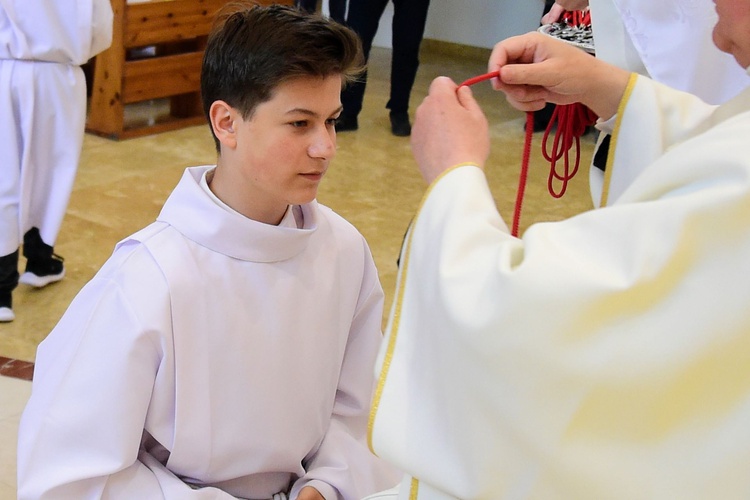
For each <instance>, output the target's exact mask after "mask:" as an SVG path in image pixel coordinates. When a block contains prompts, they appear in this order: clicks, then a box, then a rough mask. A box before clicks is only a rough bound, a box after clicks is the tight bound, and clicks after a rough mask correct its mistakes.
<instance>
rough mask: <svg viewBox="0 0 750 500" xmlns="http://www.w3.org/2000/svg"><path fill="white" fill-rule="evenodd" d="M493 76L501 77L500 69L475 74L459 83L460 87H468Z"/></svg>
mask: <svg viewBox="0 0 750 500" xmlns="http://www.w3.org/2000/svg"><path fill="white" fill-rule="evenodd" d="M491 78H500V71H493V72H491V73H485V74H483V75H479V76H475V77H474V78H469V79H468V80H466V81H465V82H464V83H462V84H461V85H459V87H468V86H469V85H474V84H475V83H479V82H483V81H485V80H489V79H491Z"/></svg>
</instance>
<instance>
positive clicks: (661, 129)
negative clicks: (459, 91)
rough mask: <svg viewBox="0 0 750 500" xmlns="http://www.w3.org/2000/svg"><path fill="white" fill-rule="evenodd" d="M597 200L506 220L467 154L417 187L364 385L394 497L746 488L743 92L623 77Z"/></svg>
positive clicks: (749, 329)
mask: <svg viewBox="0 0 750 500" xmlns="http://www.w3.org/2000/svg"><path fill="white" fill-rule="evenodd" d="M612 137H613V139H612V145H611V149H610V158H609V164H608V166H607V175H608V176H609V177H608V178H607V179H605V182H604V184H603V186H604V189H603V190H602V193H595V196H596V197H597V198H599V197H600V196H601V198H602V199H603V203H602V204H601V205H602V207H601V208H597V209H594V210H592V211H589V212H586V213H582V214H580V215H578V216H575V217H572V218H570V219H567V220H564V221H560V222H552V223H540V224H535V225H533V226H531V227H530V228H529V229H528V230H527V231H526V232H525V233H524V234H523V236H522V238H520V239H519V238H514V237H513V236H511V235H510V231H509V230H508V227H507V226H506V224H505V222H504V220H503V218H502V217H501V215H500V214H499V213H498V211H497V209H496V206H495V204H494V202H493V199H492V196H491V194H490V190H489V189H488V185H487V181H486V178H485V175H484V174H483V172H482V170H481V169H479V168H477V167H476V166H472V165H467V166H459V167H456V168H454V169H451V170H449V171H448V172H446V173H445V174H444V175H443V176H441V177H440V178H439V179H437V180H436V181H435V182H434V183H433V184H432V185H431V186H430V188H429V191H428V192H427V194H426V195H425V198H424V199H423V201H422V205H421V206H420V208H419V211H418V213H417V216H416V217H415V220H414V222H413V224H412V226H411V228H410V230H409V232H408V235H407V239H406V242H405V244H404V249H403V251H402V255H401V268H400V271H399V273H400V274H399V278H398V285H397V291H396V296H395V298H394V305H393V310H392V312H391V317H390V320H389V326H388V331H387V336H386V339H387V342H386V344H384V346H383V348H382V349H381V354H380V357H379V361H378V365H379V369H378V373H379V377H380V378H379V383H378V386H377V389H376V395H375V398H374V402H373V412H372V415H371V422H370V440H371V445H372V447H373V451H374V452H375V453H376V454H378V455H379V456H381V457H383V458H385V459H387V460H389V461H391V462H392V463H394V464H395V465H396V466H397V467H400V468H401V469H403V470H404V471H405V472H406V473H407V474H408V476H407V477H406V478H405V479H404V481H403V482H402V485H401V488H400V493H399V498H400V499H407V498H419V499H452V498H461V499H479V498H481V499H501V498H502V499H506V498H507V499H521V498H542V499H549V498H563V499H577V500H580V499H603V498H606V499H623V500H631V499H634V498H639V499H641V498H679V499H706V498H721V499H731V498H747V496H748V493H749V492H750V474H748V465H750V425H748V423H750V154H748V150H747V144H748V140H749V139H750V90H747V91H745V92H744V93H742V94H741V95H740V96H738V97H737V98H735V99H733V100H731V101H729V102H728V103H726V104H725V105H723V106H721V107H719V108H716V107H714V106H709V105H707V104H705V103H704V102H702V101H700V100H699V99H698V98H696V97H693V96H689V95H687V94H682V93H680V92H677V91H674V90H672V89H669V88H666V87H664V86H662V85H660V84H658V83H655V82H653V81H651V80H649V79H647V78H645V77H635V76H634V77H633V78H632V79H631V83H630V85H629V87H628V92H627V93H626V95H625V97H624V98H623V100H622V103H621V105H620V110H619V112H618V118H617V121H616V125H615V128H614V131H613V135H612Z"/></svg>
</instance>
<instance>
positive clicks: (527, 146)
mask: <svg viewBox="0 0 750 500" xmlns="http://www.w3.org/2000/svg"><path fill="white" fill-rule="evenodd" d="M533 136H534V113H533V112H531V111H529V112H528V113H526V137H525V139H524V141H523V158H522V159H521V175H520V176H519V178H518V191H516V206H515V207H514V208H513V226H512V227H511V230H510V234H511V235H513V236H515V237H518V226H519V223H520V222H521V207H522V206H523V195H524V192H525V191H526V180H527V179H528V176H529V160H530V159H531V138H532V137H533Z"/></svg>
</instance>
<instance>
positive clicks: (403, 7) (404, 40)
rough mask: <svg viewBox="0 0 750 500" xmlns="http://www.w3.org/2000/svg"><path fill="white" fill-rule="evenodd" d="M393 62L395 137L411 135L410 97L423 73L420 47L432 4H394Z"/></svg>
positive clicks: (421, 0)
mask: <svg viewBox="0 0 750 500" xmlns="http://www.w3.org/2000/svg"><path fill="white" fill-rule="evenodd" d="M393 7H394V9H393V60H392V61H391V98H390V100H389V101H388V104H387V105H386V107H387V108H388V109H390V110H391V113H390V116H391V129H392V131H393V134H394V135H398V136H407V135H409V134H411V124H410V123H409V97H410V96H411V89H412V87H413V86H414V79H415V78H416V76H417V70H418V69H419V47H420V45H421V43H422V38H423V37H424V29H425V24H426V23H427V11H428V9H429V7H430V0H393Z"/></svg>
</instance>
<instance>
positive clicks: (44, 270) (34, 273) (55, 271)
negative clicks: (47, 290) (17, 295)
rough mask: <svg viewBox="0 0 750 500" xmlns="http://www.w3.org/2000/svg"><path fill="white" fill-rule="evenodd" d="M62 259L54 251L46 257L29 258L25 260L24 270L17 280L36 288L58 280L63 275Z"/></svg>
mask: <svg viewBox="0 0 750 500" xmlns="http://www.w3.org/2000/svg"><path fill="white" fill-rule="evenodd" d="M64 260H65V259H63V258H62V257H60V256H59V255H57V254H54V253H53V254H52V255H50V256H49V258H47V259H35V260H32V259H29V260H27V261H26V272H24V273H23V274H22V275H21V277H20V278H19V280H18V281H19V282H21V283H23V284H24V285H31V286H33V287H36V288H42V287H44V286H47V285H49V284H50V283H54V282H55V281H60V280H61V279H63V278H64V277H65V267H64V266H63V261H64Z"/></svg>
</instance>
